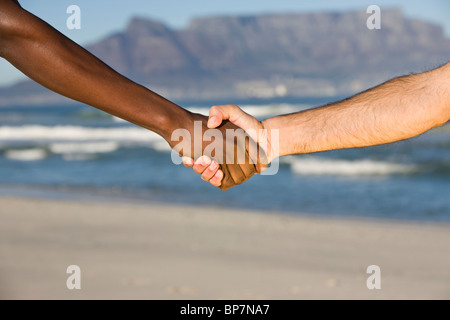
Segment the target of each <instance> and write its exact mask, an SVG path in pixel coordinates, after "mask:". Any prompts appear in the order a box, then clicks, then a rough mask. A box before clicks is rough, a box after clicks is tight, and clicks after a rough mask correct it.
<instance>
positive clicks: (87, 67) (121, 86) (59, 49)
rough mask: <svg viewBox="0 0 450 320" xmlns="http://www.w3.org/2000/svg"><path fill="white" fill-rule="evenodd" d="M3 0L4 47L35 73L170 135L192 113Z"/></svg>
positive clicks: (58, 87)
mask: <svg viewBox="0 0 450 320" xmlns="http://www.w3.org/2000/svg"><path fill="white" fill-rule="evenodd" d="M0 3H1V5H2V6H4V7H5V9H4V10H3V13H1V16H0V19H2V20H3V21H2V33H1V35H0V41H1V42H0V48H1V49H0V53H1V55H2V57H4V58H5V59H7V60H8V61H9V62H10V63H12V64H13V65H14V66H16V67H17V68H18V69H19V70H21V71H22V72H23V73H24V74H26V75H27V76H29V77H30V78H31V79H33V80H35V81H36V82H38V83H40V84H42V85H43V86H45V87H47V88H49V89H51V90H53V91H55V92H57V93H60V94H62V95H64V96H66V97H69V98H71V99H74V100H77V101H80V102H83V103H86V104H89V105H91V106H93V107H96V108H98V109H101V110H103V111H106V112H108V113H110V114H113V115H115V116H118V117H120V118H123V119H125V120H128V121H130V122H133V123H135V124H138V125H140V126H142V127H145V128H147V129H150V130H152V131H155V132H157V133H159V134H160V135H162V136H163V137H164V138H166V140H167V138H168V137H169V136H170V133H171V131H172V130H173V129H175V128H177V127H180V126H181V125H182V122H183V121H185V119H186V118H187V116H188V112H187V111H185V110H184V109H182V108H180V107H178V106H177V105H175V104H174V103H172V102H170V101H168V100H166V99H164V98H163V97H161V96H159V95H157V94H156V93H154V92H152V91H150V90H148V89H146V88H144V87H142V86H140V85H138V84H136V83H134V82H132V81H131V80H129V79H127V78H125V77H123V76H122V75H120V74H118V73H117V72H115V71H114V70H113V69H111V68H110V67H108V66H107V65H106V64H104V63H103V62H102V61H100V60H99V59H97V58H96V57H94V56H93V55H92V54H90V53H89V52H88V51H86V50H85V49H83V48H82V47H80V46H78V45H77V44H76V43H74V42H72V41H71V40H70V39H68V38H66V37H65V36H64V35H62V34H61V33H59V32H58V31H57V30H55V29H54V28H52V27H51V26H49V25H48V24H47V23H45V22H44V21H42V20H40V19H39V18H37V17H35V16H33V15H32V14H30V13H28V12H27V11H25V10H23V9H21V8H20V7H19V6H18V5H16V4H13V3H12V2H10V1H1V0H0ZM5 3H9V4H6V5H4V4H5ZM2 9H3V8H2ZM5 11H6V12H5Z"/></svg>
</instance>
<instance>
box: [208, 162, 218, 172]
mask: <svg viewBox="0 0 450 320" xmlns="http://www.w3.org/2000/svg"><path fill="white" fill-rule="evenodd" d="M218 166H219V164H218V163H217V162H215V161H213V162H212V163H211V165H210V166H209V168H210V169H211V170H216V169H217V167H218Z"/></svg>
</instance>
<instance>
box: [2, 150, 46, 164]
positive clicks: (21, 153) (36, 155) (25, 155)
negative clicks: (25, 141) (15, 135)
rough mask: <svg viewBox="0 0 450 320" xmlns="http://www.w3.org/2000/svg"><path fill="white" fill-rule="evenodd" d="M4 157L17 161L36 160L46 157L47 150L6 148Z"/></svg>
mask: <svg viewBox="0 0 450 320" xmlns="http://www.w3.org/2000/svg"><path fill="white" fill-rule="evenodd" d="M5 157H6V158H8V159H11V160H17V161H38V160H42V159H45V158H46V157H47V152H45V150H43V149H38V148H35V149H23V150H8V151H6V152H5Z"/></svg>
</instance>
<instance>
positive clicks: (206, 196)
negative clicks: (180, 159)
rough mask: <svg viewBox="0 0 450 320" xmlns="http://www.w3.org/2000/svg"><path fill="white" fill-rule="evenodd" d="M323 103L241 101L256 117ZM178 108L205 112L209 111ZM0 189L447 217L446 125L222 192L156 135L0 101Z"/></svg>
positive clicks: (284, 161)
mask: <svg viewBox="0 0 450 320" xmlns="http://www.w3.org/2000/svg"><path fill="white" fill-rule="evenodd" d="M328 99H329V98H328ZM326 102H329V100H327V98H323V99H303V100H301V99H300V100H297V101H263V102H262V101H245V102H243V103H241V106H242V107H243V109H244V110H245V111H247V112H249V113H251V114H253V115H255V116H256V117H257V118H260V119H263V118H268V117H271V116H275V115H278V114H283V113H290V112H296V111H300V110H304V109H307V108H311V107H313V106H315V105H319V104H322V103H326ZM184 105H185V106H188V109H189V110H191V111H194V112H199V113H203V114H207V113H208V109H209V105H208V104H205V103H190V104H184ZM0 194H2V195H17V196H33V197H50V198H63V199H65V198H70V199H83V200H90V199H93V200H95V199H102V200H105V201H132V202H162V203H171V204H181V205H183V204H186V205H189V204H194V205H199V206H208V207H214V206H220V207H229V208H245V209H256V210H267V211H268V212H272V213H274V214H276V213H277V212H279V213H286V214H303V215H305V214H306V215H321V216H339V217H363V218H383V219H386V218H387V219H396V220H412V221H426V222H436V221H445V222H449V221H450V125H448V124H447V125H446V126H444V127H441V128H437V129H434V130H432V131H430V132H427V133H425V134H423V135H421V136H419V137H416V138H413V139H410V140H407V141H401V142H397V143H393V144H389V145H383V146H376V147H369V148H359V149H349V150H339V151H331V152H322V153H316V154H309V155H294V156H288V157H283V158H281V159H280V169H279V172H278V173H277V174H276V175H273V176H260V175H258V176H255V177H253V178H252V179H251V180H250V181H248V182H247V183H245V184H243V185H241V186H238V187H234V188H232V189H230V190H228V191H225V192H224V191H221V190H219V189H217V188H214V187H212V186H211V185H209V184H208V183H205V182H203V181H202V180H201V179H200V176H198V175H196V174H194V173H193V171H192V169H187V168H184V167H183V166H182V165H175V164H173V163H172V161H171V156H170V149H169V148H168V145H167V143H166V142H165V141H164V140H163V139H162V138H160V137H159V136H157V135H156V134H154V133H152V132H149V131H147V130H145V129H142V128H139V127H137V126H135V125H132V124H130V123H127V122H125V121H122V120H120V119H117V118H115V117H113V116H111V115H108V114H106V113H103V112H101V111H98V110H96V109H94V108H91V107H89V106H85V105H73V106H60V107H58V106H40V107H34V106H33V107H5V108H0ZM0 211H1V209H0ZM61 214H63V213H61Z"/></svg>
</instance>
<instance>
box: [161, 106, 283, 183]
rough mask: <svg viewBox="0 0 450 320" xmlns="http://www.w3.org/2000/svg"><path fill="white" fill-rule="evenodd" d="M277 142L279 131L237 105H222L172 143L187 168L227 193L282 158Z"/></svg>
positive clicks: (198, 117)
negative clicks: (274, 160) (278, 158)
mask: <svg viewBox="0 0 450 320" xmlns="http://www.w3.org/2000/svg"><path fill="white" fill-rule="evenodd" d="M205 122H206V128H205ZM192 132H193V134H192ZM192 137H193V138H192ZM277 140H278V129H270V128H267V127H265V125H264V122H260V121H258V120H257V119H256V118H254V117H253V116H251V115H249V114H247V113H245V112H244V111H243V110H242V109H240V108H239V107H238V106H236V105H222V106H214V107H212V108H211V109H210V111H209V118H208V119H206V117H204V116H201V115H195V117H194V129H193V130H187V129H184V128H183V129H176V130H174V131H173V132H172V135H171V138H170V142H169V144H170V145H171V147H172V149H173V152H175V153H177V154H179V155H181V156H182V163H183V164H184V165H185V166H186V167H192V168H193V170H194V172H195V173H197V174H200V175H201V178H202V179H203V180H204V181H209V182H210V183H211V184H212V185H213V186H216V187H219V188H220V189H221V190H227V189H229V188H231V187H233V186H236V185H239V184H241V183H243V182H245V181H247V180H248V179H250V178H251V177H252V176H253V175H254V174H257V173H262V172H264V171H265V170H266V169H267V168H268V166H269V164H270V162H271V161H272V160H273V159H274V158H276V157H277V156H278V141H277ZM175 143H176V144H175ZM172 160H173V161H174V162H176V160H175V159H174V158H172Z"/></svg>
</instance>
